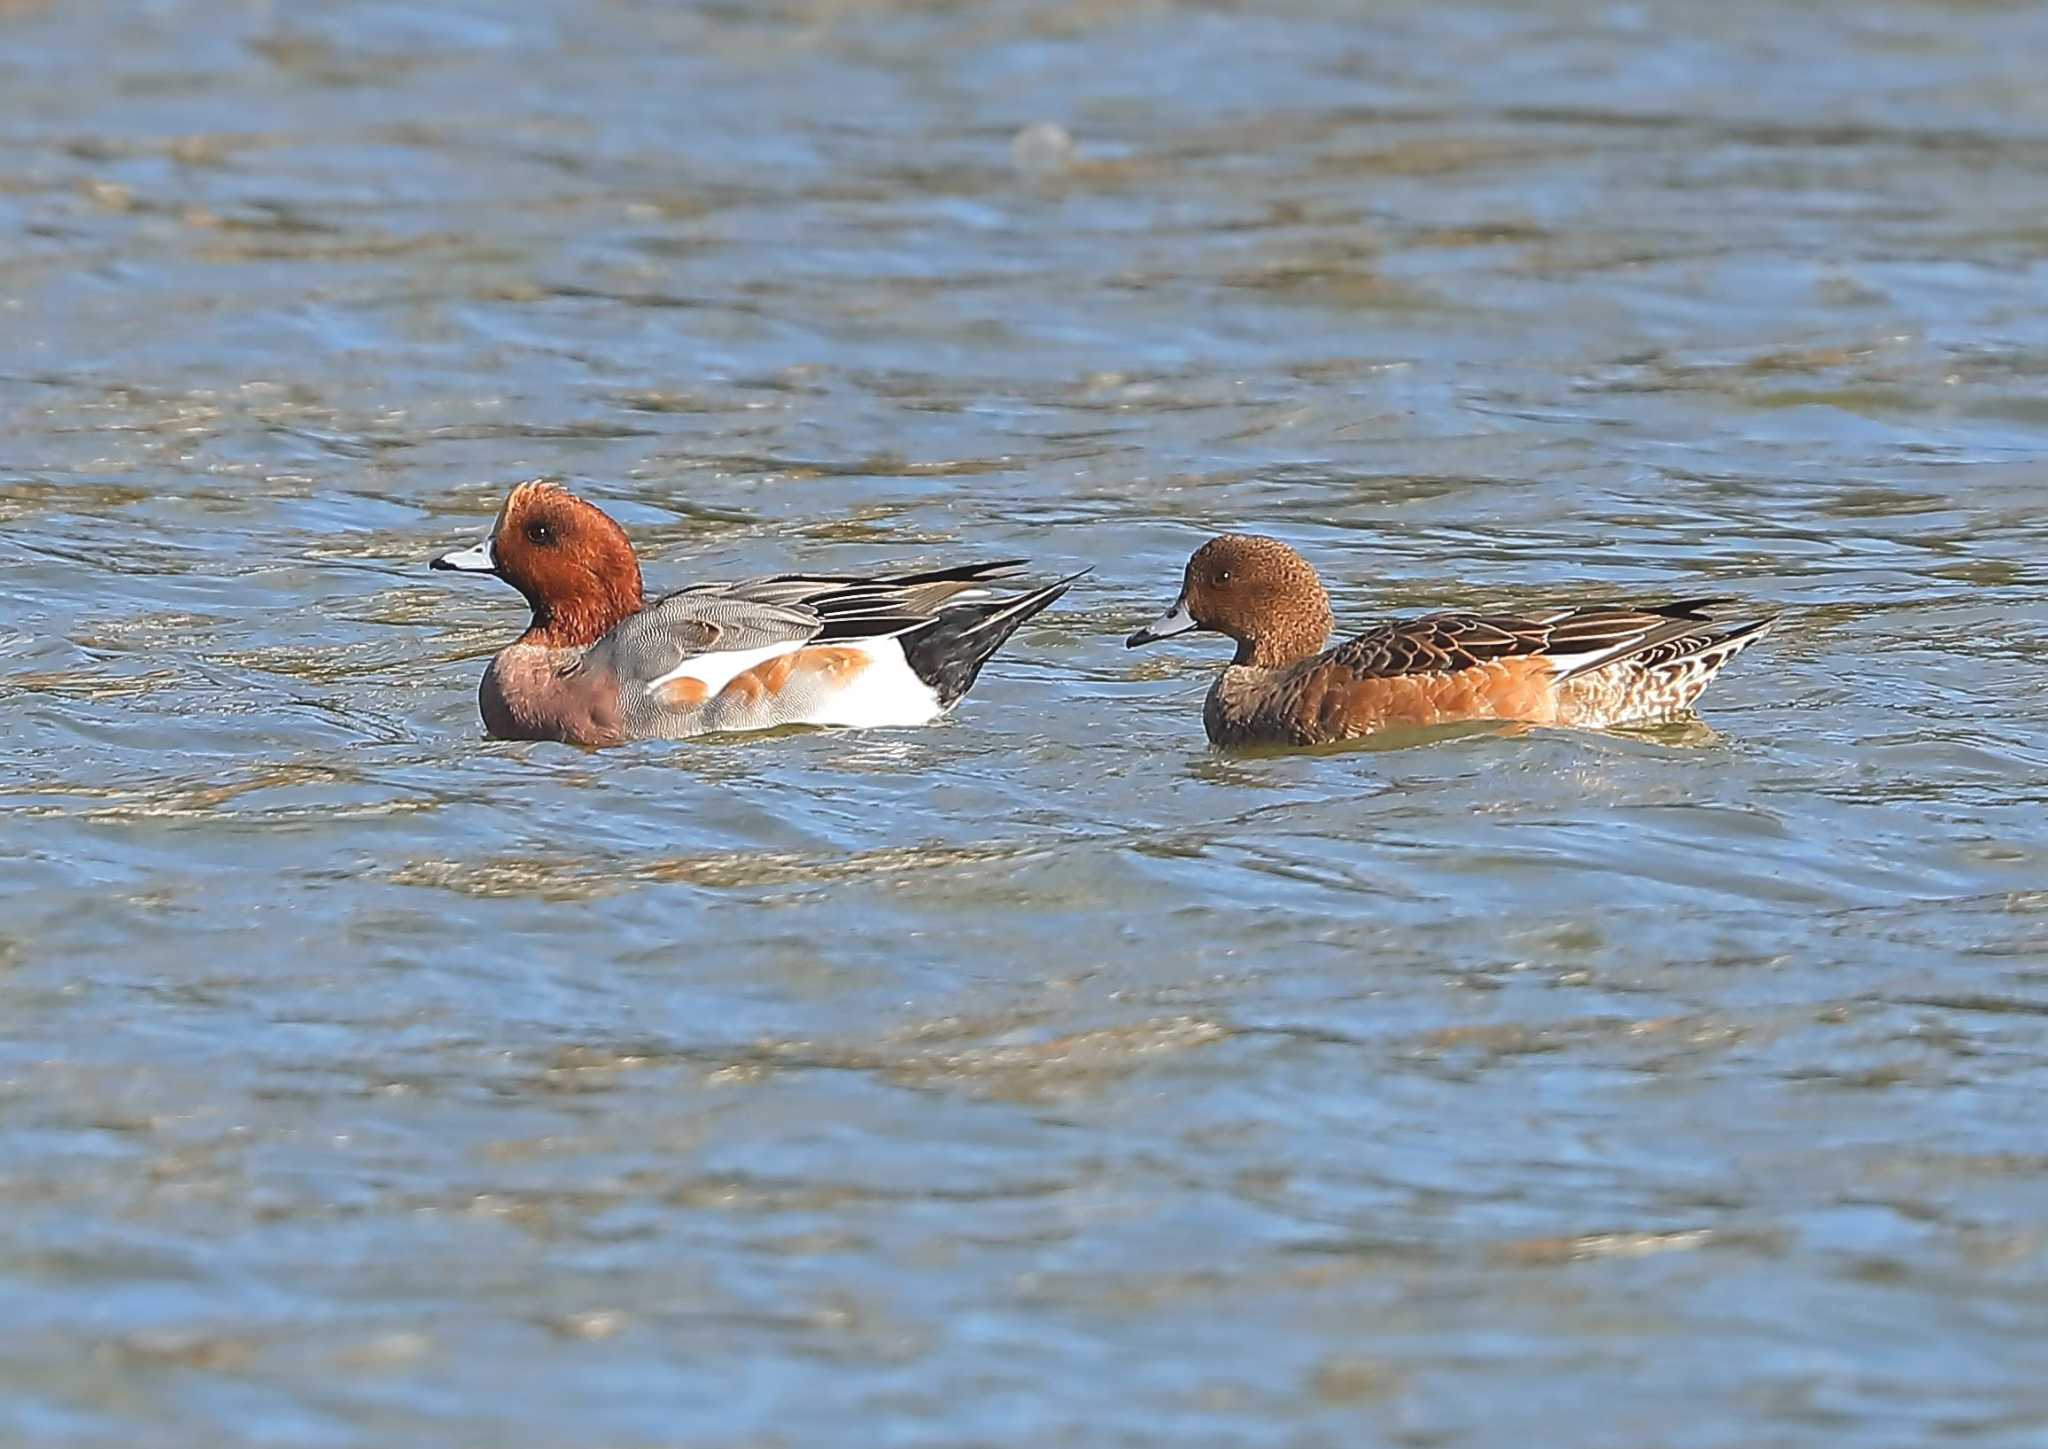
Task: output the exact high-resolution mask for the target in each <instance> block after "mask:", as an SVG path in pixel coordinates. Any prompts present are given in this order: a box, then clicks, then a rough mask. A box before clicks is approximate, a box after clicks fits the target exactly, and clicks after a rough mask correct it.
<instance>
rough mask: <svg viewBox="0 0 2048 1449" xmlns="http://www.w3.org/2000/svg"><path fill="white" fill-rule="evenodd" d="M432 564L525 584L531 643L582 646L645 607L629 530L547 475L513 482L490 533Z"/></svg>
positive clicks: (522, 587) (514, 584) (521, 588)
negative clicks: (628, 535) (479, 541)
mask: <svg viewBox="0 0 2048 1449" xmlns="http://www.w3.org/2000/svg"><path fill="white" fill-rule="evenodd" d="M433 567H435V568H437V569H450V570H454V571H455V572H458V573H470V574H494V575H496V576H497V577H498V578H501V579H503V580H504V581H505V582H506V583H508V584H510V585H512V587H513V588H515V589H517V590H519V592H520V593H521V594H523V595H525V596H526V602H527V603H528V604H529V605H531V606H532V608H533V624H532V625H531V627H529V628H528V630H527V633H526V640H525V642H528V643H535V644H545V645H548V646H550V647H554V648H580V647H582V646H583V645H586V644H591V643H594V642H596V641H597V640H598V639H601V638H603V637H604V636H605V635H606V634H608V633H610V632H611V631H612V629H614V628H615V627H617V625H618V624H619V622H620V621H621V620H623V619H626V618H629V617H631V616H632V615H634V614H636V613H638V612H639V611H640V603H641V593H640V561H639V559H637V558H636V557H635V556H634V554H633V545H632V543H631V542H630V541H629V540H628V539H627V537H626V531H625V530H624V529H623V528H620V527H619V526H618V524H616V523H614V522H613V521H612V520H611V519H610V518H609V517H607V516H606V515H605V512H604V510H603V509H601V508H599V507H598V506H597V505H596V504H594V503H588V502H585V501H584V500H583V499H581V498H578V497H577V496H576V495H575V494H573V493H571V492H570V491H569V490H568V489H567V488H564V487H563V486H562V485H561V484H559V483H555V482H551V481H549V480H547V479H538V478H537V479H534V480H533V481H531V482H527V483H521V484H520V485H519V486H518V487H516V488H514V489H513V490H512V492H511V493H510V494H509V495H507V496H506V499H505V506H504V507H503V508H500V509H499V510H498V521H497V522H496V523H495V524H494V525H492V527H491V536H490V537H489V538H487V539H485V540H484V541H483V542H482V543H479V544H477V545H475V546H474V547H471V548H464V549H457V550H456V551H455V552H453V553H444V554H442V555H440V557H438V558H436V559H435V560H434V561H433Z"/></svg>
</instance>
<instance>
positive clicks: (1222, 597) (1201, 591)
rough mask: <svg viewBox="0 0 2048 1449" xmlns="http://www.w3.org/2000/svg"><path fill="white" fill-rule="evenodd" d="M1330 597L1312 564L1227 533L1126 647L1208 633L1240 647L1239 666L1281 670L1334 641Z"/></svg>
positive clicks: (1270, 541) (1282, 548)
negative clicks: (1167, 604)
mask: <svg viewBox="0 0 2048 1449" xmlns="http://www.w3.org/2000/svg"><path fill="white" fill-rule="evenodd" d="M1331 623H1332V619H1331V615H1330V596H1329V595H1328V594H1326V593H1325V592H1323V585H1322V581H1321V580H1320V579H1318V578H1317V577H1316V571H1315V570H1314V569H1313V568H1312V567H1310V566H1309V562H1308V560H1307V559H1305V558H1303V557H1302V556H1301V555H1300V554H1298V553H1296V552H1295V551H1294V550H1293V549H1291V548H1289V547H1288V546H1287V545H1286V544H1284V543H1282V542H1280V540H1279V539H1277V538H1261V537H1259V536H1257V535H1255V534H1247V533H1226V534H1224V535H1222V536H1221V537H1220V538H1212V539H1210V540H1209V541H1208V542H1207V543H1205V544H1203V545H1202V546H1201V547H1200V548H1198V549H1196V550H1195V556H1194V557H1193V558H1191V559H1189V560H1188V567H1187V572H1186V573H1185V574H1184V575H1183V576H1182V579H1181V586H1180V597H1179V598H1177V599H1175V600H1174V601H1173V607H1172V608H1170V609H1168V610H1167V611H1166V612H1165V613H1164V614H1163V615H1161V616H1160V617H1159V618H1158V619H1156V620H1154V621H1153V622H1152V623H1150V624H1147V625H1146V626H1145V627H1144V628H1142V629H1140V630H1139V631H1138V632H1137V633H1135V634H1133V635H1131V637H1130V638H1129V639H1127V640H1125V641H1124V643H1125V647H1127V648H1131V649H1135V648H1137V647H1138V646H1139V645H1140V644H1151V643H1153V642H1155V641H1157V640H1160V639H1168V638H1171V637H1172V636H1174V635H1175V634H1185V633H1188V632H1189V631H1191V630H1195V629H1207V630H1211V631H1213V632H1215V633H1218V634H1225V635H1228V636H1229V637H1230V638H1231V639H1234V640H1235V641H1237V657H1236V658H1235V660H1234V661H1233V662H1234V663H1237V664H1253V665H1258V666H1260V667H1262V668H1267V669H1277V668H1279V667H1280V666H1282V665H1285V664H1292V663H1294V662H1295V661H1296V660H1297V659H1305V658H1307V657H1308V656H1309V655H1311V654H1314V653H1315V652H1316V651H1317V650H1319V649H1321V648H1322V647H1323V641H1324V640H1326V639H1328V638H1329V637H1330V626H1331Z"/></svg>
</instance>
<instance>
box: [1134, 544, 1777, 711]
mask: <svg viewBox="0 0 2048 1449" xmlns="http://www.w3.org/2000/svg"><path fill="white" fill-rule="evenodd" d="M1730 602H1731V601H1730V600H1727V599H1684V600H1679V601H1676V602H1672V603H1661V604H1646V605H1643V606H1640V607H1613V606H1608V605H1602V604H1581V605H1567V606H1564V607H1560V608H1543V609H1533V610H1530V611H1527V612H1523V613H1493V612H1477V611H1474V612H1463V611H1459V612H1452V613H1440V614H1426V615H1423V616H1421V617H1419V618H1411V619H1397V620H1394V621H1392V622H1390V623H1385V624H1380V625H1378V626H1376V627H1374V628H1371V629H1367V630H1366V631H1365V632H1364V633H1362V634H1359V635H1357V636H1356V637H1354V638H1351V639H1348V640H1346V641H1345V642H1343V643H1341V644H1338V645H1336V646H1335V647H1334V648H1325V647H1324V645H1325V644H1326V643H1327V641H1328V640H1329V637H1330V633H1331V630H1332V629H1333V628H1334V627H1335V620H1334V618H1333V616H1332V614H1331V612H1330V596H1329V594H1328V593H1327V592H1326V591H1325V589H1324V588H1323V583H1322V580H1321V579H1320V578H1319V577H1318V576H1317V574H1316V571H1315V568H1314V567H1313V566H1312V565H1311V564H1310V563H1309V562H1308V560H1307V559H1305V558H1303V557H1302V556H1301V555H1300V554H1299V553H1297V552H1296V551H1295V550H1294V549H1292V548H1290V547H1289V546H1288V545H1287V544H1285V543H1282V542H1281V541H1280V540H1279V539H1276V538H1266V537H1262V536H1259V535H1255V534H1241V533H1230V534H1224V535H1222V536H1221V537H1217V538H1212V539H1210V540H1209V541H1208V542H1207V543H1205V544H1203V545H1202V546H1201V547H1200V548H1199V549H1197V550H1195V553H1194V556H1193V557H1192V558H1190V559H1189V560H1188V565H1187V569H1186V572H1185V573H1184V574H1183V576H1182V580H1181V590H1180V596H1179V597H1178V598H1177V599H1175V600H1174V602H1173V607H1171V608H1170V609H1168V610H1167V611H1166V613H1165V614H1163V615H1162V616H1160V618H1158V619H1157V620H1155V621H1154V622H1152V623H1150V624H1148V625H1146V626H1145V627H1144V628H1142V629H1139V630H1138V631H1137V632H1136V633H1134V634H1132V635H1131V636H1130V637H1129V638H1128V639H1127V640H1125V644H1126V647H1128V648H1132V649H1136V648H1138V647H1140V646H1142V645H1146V644H1152V643H1156V642H1157V641H1159V640H1161V639H1169V638H1172V637H1174V636H1176V635H1180V634H1187V633H1191V632H1193V631H1196V630H1209V631H1212V632H1214V633H1218V634H1222V635H1224V636H1225V637H1227V638H1229V639H1231V640H1232V641H1234V642H1235V643H1236V645H1237V652H1236V654H1235V655H1234V656H1233V657H1232V659H1231V661H1230V663H1229V665H1228V666H1227V667H1226V668H1225V669H1224V670H1223V672H1222V673H1221V674H1220V675H1218V676H1217V678H1216V682H1215V684H1214V685H1213V686H1212V687H1211V688H1210V690H1209V694H1208V697H1207V699H1206V700H1205V701H1204V703H1203V706H1202V724H1203V727H1204V729H1205V730H1206V731H1207V733H1208V736H1209V739H1210V740H1211V741H1212V742H1213V743H1215V744H1217V745H1221V746H1247V745H1319V744H1329V743H1334V742H1337V741H1342V740H1355V739H1362V738H1365V737H1367V736H1370V735H1375V734H1379V733H1381V732H1383V731H1386V730H1394V729H1415V728H1426V727H1429V726H1432V725H1442V724H1451V723H1456V722H1460V721H1469V720H1502V721H1516V722H1521V723H1525V724H1534V725H1565V726H1574V727H1579V728H1586V729H1606V728H1610V727H1612V726H1615V725H1625V724H1641V723H1648V722H1651V721H1655V720H1661V719H1669V718H1671V717H1672V716H1674V715H1678V714H1681V713H1683V712H1684V711H1685V710H1687V709H1689V708H1690V707H1691V706H1692V703H1693V701H1694V700H1695V699H1697V698H1699V695H1700V692H1701V691H1702V690H1704V689H1705V688H1706V687H1707V685H1708V684H1709V683H1710V682H1711V681H1712V680H1713V678H1714V676H1715V675H1717V674H1719V673H1720V672H1721V669H1722V667H1723V666H1724V665H1726V664H1727V663H1728V661H1729V660H1731V659H1733V658H1734V657H1735V656H1736V655H1738V654H1740V653H1741V652H1742V651H1743V650H1744V649H1747V648H1748V647H1749V646H1750V645H1751V644H1754V643H1755V642H1756V641H1757V640H1758V639H1761V638H1762V637H1763V636H1764V635H1765V634H1766V633H1768V632H1769V631H1770V629H1771V626H1772V625H1773V624H1774V623H1775V622H1776V620H1775V619H1774V618H1772V617H1769V616H1766V617H1761V618H1752V619H1746V620H1742V621H1739V622H1722V621H1720V620H1719V619H1717V618H1716V617H1715V616H1714V614H1713V613H1712V612H1711V611H1712V610H1714V609H1716V608H1718V607H1720V606H1722V605H1725V604H1728V603H1730Z"/></svg>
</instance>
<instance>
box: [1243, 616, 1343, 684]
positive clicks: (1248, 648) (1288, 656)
mask: <svg viewBox="0 0 2048 1449" xmlns="http://www.w3.org/2000/svg"><path fill="white" fill-rule="evenodd" d="M1330 625H1331V619H1330V613H1329V610H1328V609H1327V608H1325V609H1324V610H1323V611H1322V616H1321V617H1320V618H1319V619H1311V618H1304V619H1302V620H1301V621H1300V622H1298V623H1291V624H1283V625H1280V626H1279V627H1276V628H1273V629H1270V630H1262V631H1260V632H1259V633H1257V634H1255V635H1253V636H1252V637H1250V638H1249V639H1240V640H1238V641H1237V653H1236V655H1235V656H1234V657H1233V658H1232V659H1231V661H1230V662H1231V663H1232V664H1237V665H1247V666H1249V667H1251V668H1253V669H1285V668H1286V667H1287V666H1288V665H1290V664H1296V663H1299V662H1300V661H1301V660H1304V659H1306V658H1308V657H1309V656H1310V655H1311V654H1318V653H1321V652H1322V648H1323V641H1324V640H1326V639H1328V638H1329V637H1330Z"/></svg>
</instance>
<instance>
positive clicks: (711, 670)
mask: <svg viewBox="0 0 2048 1449" xmlns="http://www.w3.org/2000/svg"><path fill="white" fill-rule="evenodd" d="M810 642H811V641H810V640H809V639H785V640H783V641H782V642H781V643H779V644H764V645H763V646H762V647H760V648H759V649H725V650H716V649H714V650H713V651H712V652H711V653H709V654H693V655H691V656H690V657H689V658H688V659H685V660H684V661H683V662H682V663H681V664H678V665H677V666H676V667H675V668H673V669H671V670H670V671H669V672H668V673H666V674H664V675H662V676H661V677H660V678H659V679H650V680H648V681H647V686H646V688H647V692H648V693H649V694H656V693H659V692H660V690H661V688H662V686H663V685H667V684H672V683H674V682H675V681H676V680H678V679H694V680H696V681H698V682H699V683H700V684H702V685H703V686H704V692H705V693H706V694H716V693H718V691H719V690H721V689H723V688H725V687H726V686H727V685H728V684H730V683H732V682H733V680H734V679H735V678H737V677H738V676H739V675H741V674H744V673H746V671H748V670H749V669H752V668H753V667H754V666H755V665H756V664H761V663H765V662H766V661H768V660H770V659H774V658H776V657H777V656H778V655H782V654H792V653H794V652H795V651H797V650H799V649H801V648H803V647H804V646H805V645H806V644H808V643H810ZM899 652H900V651H899Z"/></svg>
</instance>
